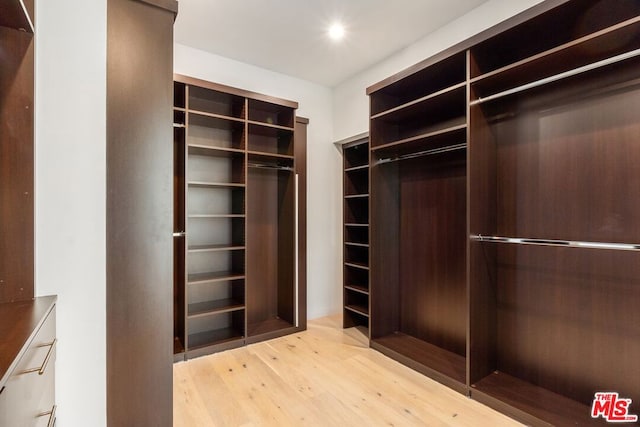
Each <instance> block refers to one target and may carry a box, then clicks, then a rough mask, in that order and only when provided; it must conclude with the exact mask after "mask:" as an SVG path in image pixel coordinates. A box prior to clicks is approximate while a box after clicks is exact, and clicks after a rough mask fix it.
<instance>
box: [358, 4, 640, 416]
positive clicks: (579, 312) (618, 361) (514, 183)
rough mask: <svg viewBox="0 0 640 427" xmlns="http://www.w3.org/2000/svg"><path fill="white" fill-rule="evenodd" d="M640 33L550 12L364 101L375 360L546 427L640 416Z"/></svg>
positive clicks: (627, 15)
mask: <svg viewBox="0 0 640 427" xmlns="http://www.w3.org/2000/svg"><path fill="white" fill-rule="evenodd" d="M639 35H640V4H639V3H638V2H633V1H625V0H614V1H608V2H601V1H594V0H572V1H551V2H545V3H543V4H541V5H539V6H537V7H536V8H533V9H531V10H529V11H527V12H526V13H524V14H522V15H519V16H517V17H515V18H513V19H512V20H510V21H507V22H505V23H503V24H501V25H500V26H498V27H496V28H492V29H490V30H488V31H487V32H485V33H483V34H480V35H478V36H477V37H475V38H473V39H471V40H468V41H465V42H463V43H462V44H460V45H458V46H455V47H453V48H451V49H450V50H448V51H445V52H443V53H441V54H439V55H436V56H435V57H433V58H430V59H427V60H425V61H424V62H423V63H420V64H417V65H416V66H414V67H412V68H410V69H408V70H406V71H404V72H401V73H399V74H398V75H397V76H393V77H391V78H389V79H387V80H385V81H383V82H380V83H378V84H376V85H374V86H372V87H370V88H369V89H368V93H369V95H370V102H371V118H370V119H371V128H370V138H371V148H370V153H371V165H370V167H371V190H370V193H371V212H370V227H371V248H370V251H371V268H370V281H371V314H370V315H371V346H372V347H374V348H376V349H378V350H380V351H382V352H384V353H386V354H388V355H390V356H392V357H394V358H396V359H398V360H400V361H402V362H403V363H406V364H407V365H409V366H411V367H413V368H415V369H417V370H419V371H421V372H423V373H425V374H427V375H429V376H431V377H433V378H435V379H437V380H439V381H441V382H443V383H445V384H447V385H449V386H450V387H452V388H454V389H456V390H458V391H460V392H462V393H468V394H470V395H471V397H472V398H474V399H477V400H479V401H481V402H484V403H486V404H488V405H490V406H493V407H494V408H497V409H499V410H501V411H503V412H505V413H506V414H508V415H511V416H513V417H515V418H517V419H520V420H522V421H524V422H527V423H532V424H536V425H539V424H544V423H549V424H553V425H569V424H571V425H573V424H581V425H582V424H591V423H597V422H600V421H602V420H594V419H592V418H591V416H590V415H591V414H590V407H591V403H592V401H593V399H594V394H595V393H596V392H599V391H616V392H618V393H619V394H620V396H624V397H625V398H630V399H632V401H633V402H638V401H640V388H639V384H640V365H639V364H638V363H637V360H638V358H640V329H639V325H640V318H638V314H637V313H638V310H637V309H635V306H637V305H638V304H639V303H640V270H639V269H638V266H640V258H639V256H640V255H639V254H640V252H639V250H640V246H639V245H638V243H639V242H640V232H639V230H640V229H639V228H638V224H640V203H639V200H640V174H639V173H638V168H637V164H638V163H639V162H640V149H639V147H638V144H637V142H638V135H640V120H639V119H638V114H637V111H638V110H639V109H640V86H639V84H638V82H639V81H640V59H639V58H640V36H639ZM631 412H633V408H632V411H631ZM636 412H637V409H636ZM602 422H603V421H602Z"/></svg>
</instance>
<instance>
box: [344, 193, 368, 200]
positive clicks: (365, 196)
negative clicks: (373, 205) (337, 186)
mask: <svg viewBox="0 0 640 427" xmlns="http://www.w3.org/2000/svg"><path fill="white" fill-rule="evenodd" d="M368 197H369V193H367V194H347V195H345V196H344V198H345V199H366V198H368Z"/></svg>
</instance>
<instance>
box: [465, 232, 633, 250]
mask: <svg viewBox="0 0 640 427" xmlns="http://www.w3.org/2000/svg"><path fill="white" fill-rule="evenodd" d="M469 238H470V239H471V240H474V241H477V242H494V243H514V244H519V245H537V246H562V247H567V248H589V249H612V250H617V251H640V245H639V244H633V243H609V242H585V241H579V240H555V239H529V238H521V237H504V236H484V235H482V234H472V235H470V236H469Z"/></svg>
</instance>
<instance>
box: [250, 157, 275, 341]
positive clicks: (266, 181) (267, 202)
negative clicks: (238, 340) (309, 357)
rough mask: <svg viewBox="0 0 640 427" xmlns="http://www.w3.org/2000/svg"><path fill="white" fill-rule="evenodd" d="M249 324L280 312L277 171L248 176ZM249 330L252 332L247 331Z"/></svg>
mask: <svg viewBox="0 0 640 427" xmlns="http://www.w3.org/2000/svg"><path fill="white" fill-rule="evenodd" d="M246 274H247V282H246V286H247V291H246V292H247V294H246V297H247V323H248V325H253V324H257V323H260V322H263V321H265V320H267V319H271V318H275V317H276V316H277V315H278V300H277V296H278V172H277V171H275V170H268V169H258V168H249V169H248V176H247V271H246ZM247 332H248V333H250V331H247Z"/></svg>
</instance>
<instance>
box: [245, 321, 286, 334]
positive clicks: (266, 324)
mask: <svg viewBox="0 0 640 427" xmlns="http://www.w3.org/2000/svg"><path fill="white" fill-rule="evenodd" d="M292 327H293V324H291V323H289V322H287V321H286V320H283V319H280V318H272V319H267V320H265V321H262V322H258V323H251V324H249V325H247V336H256V335H262V334H267V333H270V332H275V331H279V330H282V329H287V328H292Z"/></svg>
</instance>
